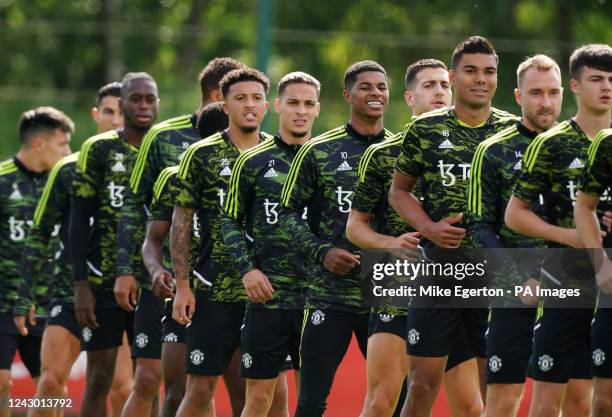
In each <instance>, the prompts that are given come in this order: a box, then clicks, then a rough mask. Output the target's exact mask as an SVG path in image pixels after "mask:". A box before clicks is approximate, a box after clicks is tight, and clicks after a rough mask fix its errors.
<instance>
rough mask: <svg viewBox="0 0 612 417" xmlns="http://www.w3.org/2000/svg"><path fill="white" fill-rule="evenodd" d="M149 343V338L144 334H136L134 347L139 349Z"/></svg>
mask: <svg viewBox="0 0 612 417" xmlns="http://www.w3.org/2000/svg"><path fill="white" fill-rule="evenodd" d="M148 343H149V336H147V335H146V334H144V333H138V335H137V336H136V346H138V347H139V348H141V349H142V348H143V347H145V346H146V345H147V344H148Z"/></svg>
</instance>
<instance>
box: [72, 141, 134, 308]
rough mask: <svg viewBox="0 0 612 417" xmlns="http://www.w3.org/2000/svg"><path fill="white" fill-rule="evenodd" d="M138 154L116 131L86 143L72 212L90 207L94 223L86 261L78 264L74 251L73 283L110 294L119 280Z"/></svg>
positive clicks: (75, 184) (79, 168) (78, 164)
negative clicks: (122, 222) (120, 246)
mask: <svg viewBox="0 0 612 417" xmlns="http://www.w3.org/2000/svg"><path fill="white" fill-rule="evenodd" d="M137 154H138V148H136V147H134V146H132V145H130V144H129V143H128V142H127V141H125V140H124V139H123V138H122V137H120V136H119V134H118V132H117V131H114V130H113V131H109V132H105V133H101V134H99V135H96V136H93V137H91V138H89V139H87V140H86V141H85V142H84V143H83V146H82V147H81V152H80V154H79V160H78V162H77V170H76V177H75V179H74V184H73V196H72V198H73V201H72V204H71V211H75V210H77V206H78V205H79V204H81V202H82V203H83V204H84V205H91V206H92V208H93V212H92V216H93V218H94V223H93V226H92V227H91V230H90V236H89V243H88V245H87V257H86V259H78V261H77V258H80V255H81V254H80V252H75V249H76V248H75V247H74V246H75V245H72V247H71V252H72V254H73V258H72V259H73V280H76V281H78V280H82V279H85V278H87V279H88V280H89V283H90V285H92V286H94V287H95V288H98V289H99V290H102V291H108V292H111V293H112V291H113V286H114V283H115V278H116V276H117V267H116V266H117V265H116V264H117V226H118V224H119V217H120V215H121V207H123V199H124V197H125V194H126V191H127V188H128V186H129V180H130V173H131V172H132V168H133V166H134V163H135V162H136V155H137ZM78 200H82V201H78ZM71 217H74V215H71ZM79 250H81V249H80V248H79ZM77 262H78V265H77ZM111 298H112V300H114V297H111Z"/></svg>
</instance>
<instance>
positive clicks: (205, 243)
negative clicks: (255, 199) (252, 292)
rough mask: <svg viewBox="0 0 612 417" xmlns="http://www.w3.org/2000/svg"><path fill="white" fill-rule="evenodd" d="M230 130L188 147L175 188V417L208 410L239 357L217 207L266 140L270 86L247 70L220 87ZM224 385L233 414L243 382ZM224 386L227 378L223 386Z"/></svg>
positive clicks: (230, 268) (238, 305) (238, 321)
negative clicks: (178, 372)
mask: <svg viewBox="0 0 612 417" xmlns="http://www.w3.org/2000/svg"><path fill="white" fill-rule="evenodd" d="M219 85H220V88H221V92H222V93H223V98H224V104H223V108H224V110H225V112H226V113H227V114H228V116H229V127H228V129H227V130H225V131H223V132H222V133H218V134H215V135H213V136H210V137H208V138H206V139H203V140H201V141H199V142H196V143H194V144H193V145H191V146H190V147H189V148H188V149H187V152H186V153H185V156H184V157H183V159H182V160H181V163H180V166H179V171H178V174H177V182H176V189H177V194H176V199H175V209H174V213H173V215H172V229H171V232H170V250H171V255H172V266H173V268H174V273H175V279H176V286H177V291H176V295H175V298H174V305H173V311H172V317H173V318H174V319H175V320H176V321H178V322H179V323H180V324H185V325H186V324H189V323H191V325H190V326H189V327H188V328H187V346H186V349H187V354H186V371H187V385H186V393H185V397H184V398H183V401H182V402H181V405H180V407H179V409H178V412H177V416H179V417H181V416H190V417H191V416H196V415H203V414H204V413H206V412H208V411H209V410H210V409H211V404H212V400H213V396H214V393H215V389H216V386H217V382H218V377H219V376H220V375H223V374H224V372H225V371H226V370H227V368H228V365H229V364H230V361H231V359H232V357H235V356H238V355H239V354H240V352H239V349H238V348H239V346H240V326H241V325H242V319H243V317H244V310H245V304H246V303H245V302H246V299H247V297H246V294H245V292H244V288H243V287H242V283H241V282H240V272H239V270H238V265H237V264H236V262H234V261H233V259H232V258H231V256H230V254H229V252H228V250H227V246H226V245H225V243H224V242H223V239H222V237H221V222H220V217H221V207H222V205H223V204H224V203H225V197H226V195H227V187H228V183H229V179H230V176H231V173H232V167H233V165H234V161H235V160H236V159H237V158H238V156H239V155H240V153H241V152H244V151H246V150H248V149H250V148H252V147H254V146H255V145H257V144H258V143H259V142H261V141H262V140H263V139H264V138H265V136H264V134H262V133H261V132H260V129H259V126H260V123H261V121H262V120H263V118H264V116H265V114H266V110H267V109H268V102H267V101H266V94H267V91H268V86H269V81H268V79H267V78H266V76H265V75H263V74H262V73H260V72H259V71H257V70H254V69H250V68H243V69H237V70H234V71H231V72H229V73H227V74H226V75H225V76H224V77H223V79H222V80H221V82H220V83H219ZM195 212H197V215H198V219H199V221H200V247H199V248H198V252H197V259H196V260H195V265H194V267H193V271H192V273H193V278H195V279H194V289H195V296H194V294H193V292H192V290H191V288H190V285H189V281H190V280H189V278H190V276H191V274H190V273H189V272H190V268H189V253H190V242H191V234H192V221H193V216H194V213H195ZM232 381H233V382H234V385H232V386H230V387H228V390H229V393H230V396H231V397H232V405H233V407H234V408H233V415H234V416H235V417H237V416H239V415H240V413H241V412H242V407H243V406H244V382H243V381H241V380H238V379H232ZM226 382H227V380H226Z"/></svg>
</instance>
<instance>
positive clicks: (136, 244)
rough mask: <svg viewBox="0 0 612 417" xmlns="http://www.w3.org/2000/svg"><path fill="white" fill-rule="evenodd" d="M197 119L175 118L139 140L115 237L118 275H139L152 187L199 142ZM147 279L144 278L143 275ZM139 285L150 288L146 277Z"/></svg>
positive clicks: (194, 117) (193, 115)
mask: <svg viewBox="0 0 612 417" xmlns="http://www.w3.org/2000/svg"><path fill="white" fill-rule="evenodd" d="M196 120H197V115H195V114H188V115H184V116H179V117H175V118H172V119H169V120H166V121H163V122H161V123H158V124H156V125H154V126H153V127H151V129H150V130H149V131H148V132H147V134H146V135H145V137H144V138H143V140H142V145H141V147H140V149H139V151H138V157H137V159H136V164H135V165H134V169H133V171H132V173H131V177H130V188H129V189H128V193H127V196H126V198H125V200H124V205H123V208H122V209H121V220H120V223H119V229H118V233H117V251H118V259H117V275H131V274H133V273H134V271H138V270H139V269H138V268H139V264H140V260H141V259H142V257H141V253H140V248H141V246H142V242H143V241H144V235H145V230H146V229H145V225H146V221H147V214H148V213H147V211H148V210H149V208H150V205H151V202H152V200H153V185H154V183H155V181H156V180H157V178H158V177H159V175H160V173H161V171H162V170H163V169H164V168H166V167H169V166H173V165H177V164H178V163H179V161H180V160H181V158H182V156H183V155H184V154H185V152H186V150H187V148H188V147H189V146H190V145H191V144H192V143H194V142H197V141H198V140H200V139H201V138H200V134H199V132H198V130H197V129H196V127H195V126H196ZM145 275H146V274H145ZM141 284H142V285H144V286H145V287H147V288H149V287H150V285H151V283H150V280H149V279H148V277H144V276H143V279H141Z"/></svg>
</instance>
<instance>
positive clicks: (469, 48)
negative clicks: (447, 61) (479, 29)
mask: <svg viewBox="0 0 612 417" xmlns="http://www.w3.org/2000/svg"><path fill="white" fill-rule="evenodd" d="M465 54H485V55H493V56H494V57H495V62H496V63H498V62H499V58H498V56H497V53H495V48H493V45H492V44H491V42H489V40H488V39H487V38H483V37H482V36H470V37H469V38H467V39H466V40H464V41H463V42H461V43H460V44H459V45H457V46H456V47H455V50H454V51H453V55H452V56H451V68H452V69H456V68H457V65H459V61H461V58H462V57H463V55H465Z"/></svg>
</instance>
